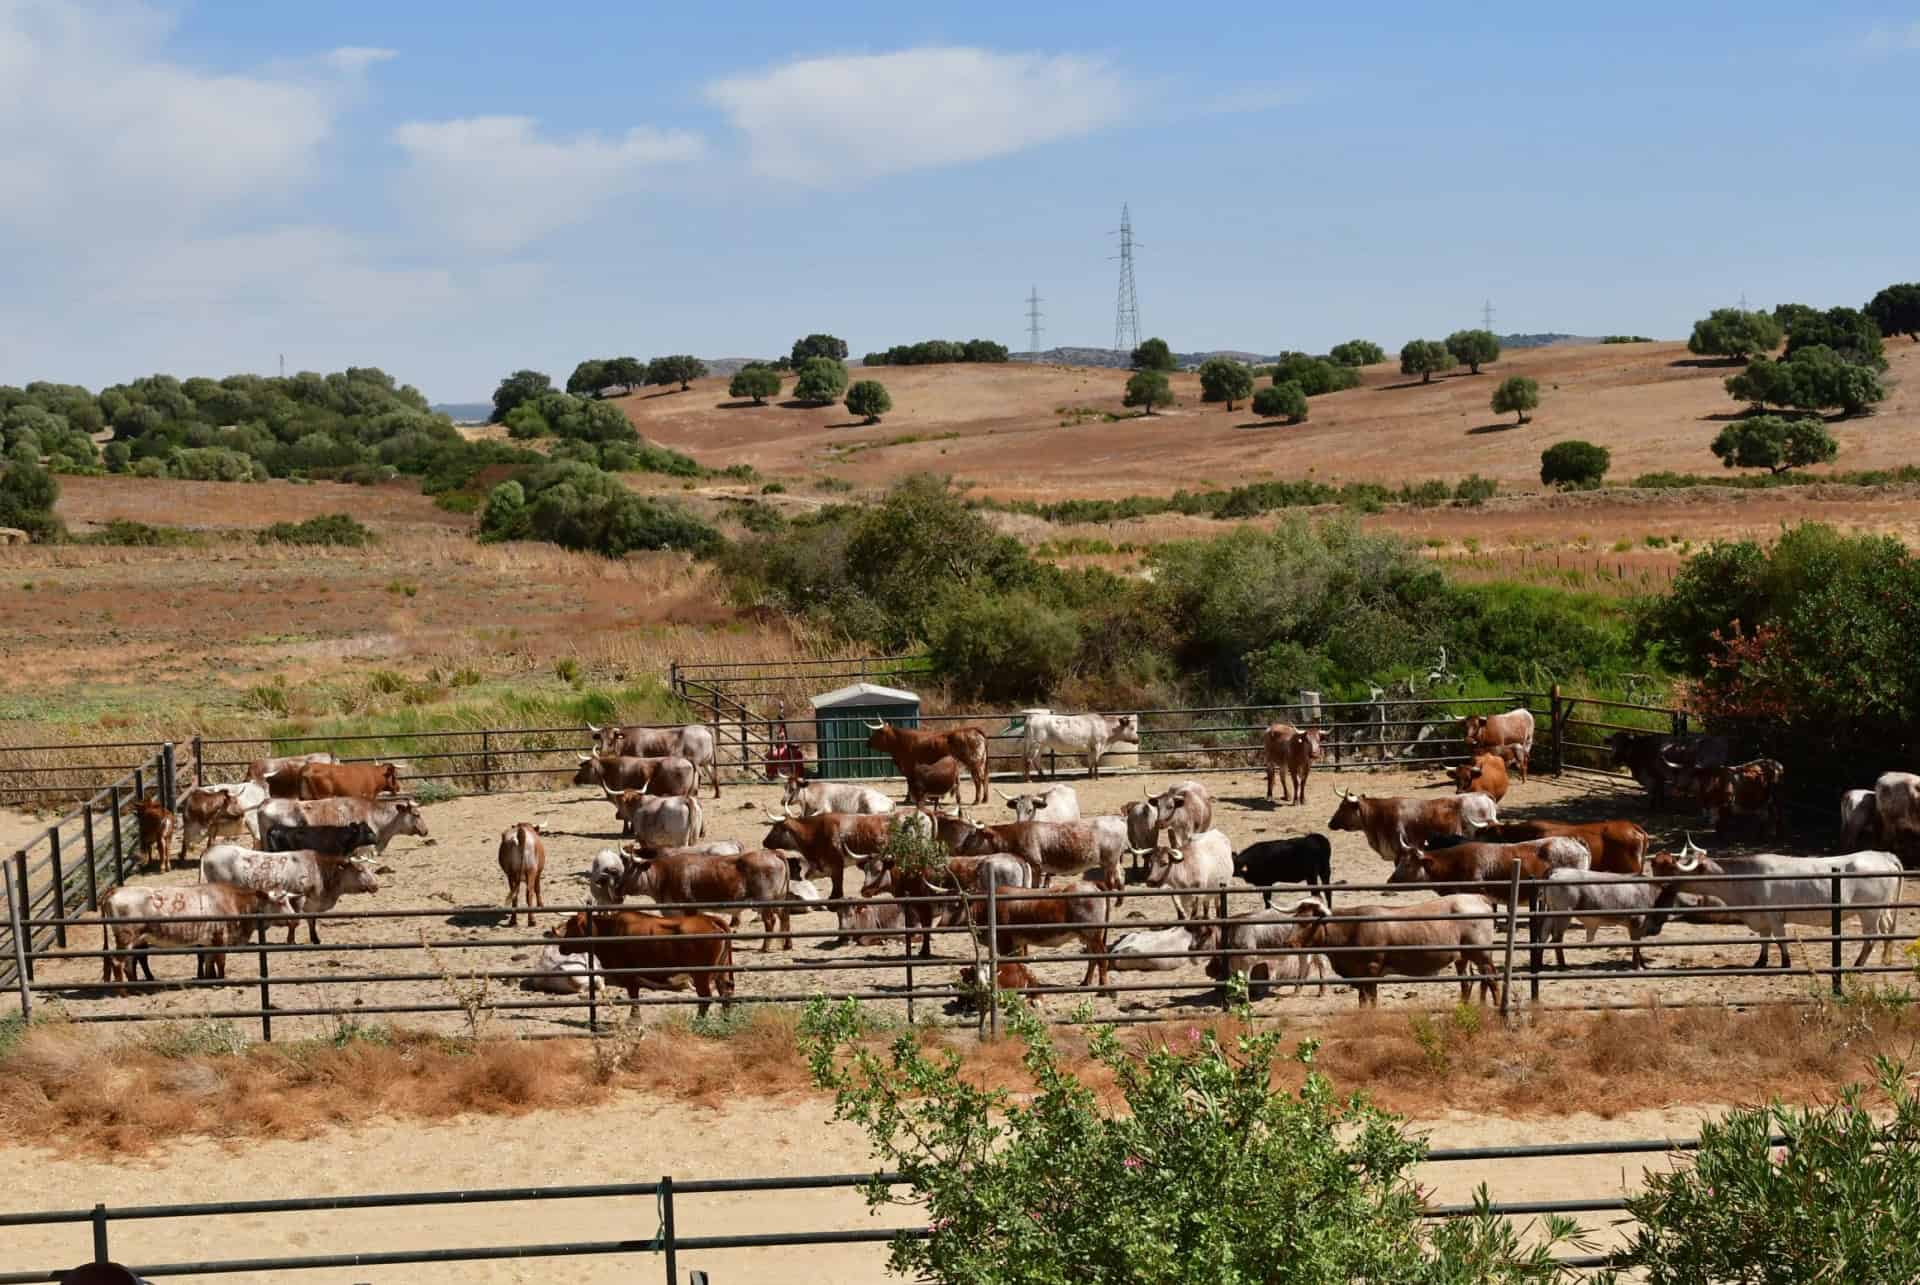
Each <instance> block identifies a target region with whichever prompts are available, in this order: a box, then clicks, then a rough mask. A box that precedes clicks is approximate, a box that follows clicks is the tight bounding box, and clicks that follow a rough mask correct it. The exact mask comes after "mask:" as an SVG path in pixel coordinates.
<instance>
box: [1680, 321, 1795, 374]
mask: <svg viewBox="0 0 1920 1285" xmlns="http://www.w3.org/2000/svg"><path fill="white" fill-rule="evenodd" d="M1780 335H1781V328H1780V323H1779V322H1778V321H1776V320H1774V318H1773V317H1772V316H1771V315H1770V314H1768V313H1764V312H1743V311H1742V310H1740V309H1739V308H1715V309H1714V310H1713V311H1712V312H1711V313H1709V314H1708V315H1707V316H1705V317H1702V318H1701V319H1700V320H1699V321H1696V322H1694V323H1693V334H1692V335H1690V336H1689V337H1688V339H1687V351H1688V352H1690V353H1692V354H1694V355H1695V356H1697V357H1731V358H1733V359H1734V360H1735V361H1745V360H1747V359H1748V358H1749V357H1754V356H1757V355H1759V354H1761V353H1769V352H1772V351H1773V350H1774V349H1775V348H1778V347H1779V346H1780Z"/></svg>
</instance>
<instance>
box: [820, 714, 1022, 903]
mask: <svg viewBox="0 0 1920 1285" xmlns="http://www.w3.org/2000/svg"><path fill="white" fill-rule="evenodd" d="M867 733H868V734H867V748H868V749H870V750H879V751H880V752H881V753H883V754H887V755H890V756H891V757H892V758H893V765H894V767H895V768H897V769H898V770H899V772H900V775H901V776H907V777H910V776H911V775H912V772H913V767H914V765H915V764H916V763H935V762H938V761H939V760H941V759H943V758H947V757H949V756H951V757H953V758H955V759H958V760H959V761H960V765H961V766H962V767H964V768H966V769H967V773H968V775H970V776H971V777H972V778H973V802H974V806H976V807H977V806H979V805H980V804H982V803H985V802H986V801H987V734H986V733H985V732H983V731H981V730H980V729H979V728H977V727H955V728H951V729H949V730H947V731H944V732H926V731H921V730H920V729H919V728H915V727H893V726H891V725H889V724H887V723H869V724H867ZM835 895H836V896H838V895H839V894H837V893H836V894H835Z"/></svg>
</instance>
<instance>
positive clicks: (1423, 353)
mask: <svg viewBox="0 0 1920 1285" xmlns="http://www.w3.org/2000/svg"><path fill="white" fill-rule="evenodd" d="M1454 365H1455V360H1454V356H1453V354H1452V353H1451V352H1449V351H1447V346H1446V345H1445V344H1443V343H1441V342H1440V341H1439V340H1437V339H1410V340H1408V341H1407V342H1406V343H1405V344H1403V345H1401V348H1400V373H1401V374H1403V375H1418V376H1420V382H1421V383H1423V384H1427V383H1431V382H1433V377H1434V376H1435V375H1437V374H1439V373H1440V372H1441V371H1444V370H1452V369H1453V367H1454Z"/></svg>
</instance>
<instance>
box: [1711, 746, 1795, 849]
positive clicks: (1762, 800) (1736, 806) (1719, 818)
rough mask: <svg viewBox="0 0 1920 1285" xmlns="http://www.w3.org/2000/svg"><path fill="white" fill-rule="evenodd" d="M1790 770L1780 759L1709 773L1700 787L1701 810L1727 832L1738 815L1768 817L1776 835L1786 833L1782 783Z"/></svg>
mask: <svg viewBox="0 0 1920 1285" xmlns="http://www.w3.org/2000/svg"><path fill="white" fill-rule="evenodd" d="M1786 775H1787V769H1786V768H1785V767H1784V766H1783V765H1782V764H1781V763H1780V762H1779V761H1778V760H1777V759H1754V760H1753V761H1752V762H1749V763H1739V764H1735V765H1734V766H1732V767H1716V768H1714V769H1712V770H1711V771H1709V772H1708V773H1707V774H1706V776H1705V778H1704V780H1703V781H1702V783H1701V786H1700V807H1701V810H1702V811H1704V812H1706V813H1707V814H1708V815H1710V816H1711V817H1712V818H1713V828H1714V829H1715V830H1717V831H1722V832H1724V831H1725V830H1726V828H1727V823H1728V822H1729V821H1731V820H1733V818H1734V817H1736V816H1761V815H1765V816H1766V817H1767V818H1768V820H1770V821H1771V822H1772V823H1773V836H1774V838H1776V839H1777V838H1780V837H1781V836H1783V835H1785V834H1786V832H1787V814H1786V807H1785V799H1784V798H1783V797H1782V795H1783V794H1784V791H1783V790H1782V789H1781V788H1780V787H1781V782H1783V781H1784V780H1785V779H1786Z"/></svg>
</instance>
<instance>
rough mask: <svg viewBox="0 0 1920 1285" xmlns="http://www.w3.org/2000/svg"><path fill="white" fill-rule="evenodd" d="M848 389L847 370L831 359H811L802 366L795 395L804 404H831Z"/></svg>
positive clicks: (794, 390) (796, 383) (796, 382)
mask: <svg viewBox="0 0 1920 1285" xmlns="http://www.w3.org/2000/svg"><path fill="white" fill-rule="evenodd" d="M846 389H847V368H846V367H845V366H843V365H841V364H840V363H839V362H838V361H835V360H834V359H833V358H831V357H809V358H807V360H806V361H804V362H802V363H801V365H800V377H799V378H798V379H796V380H795V381H794V383H793V395H794V397H795V398H797V399H798V400H800V401H803V402H830V401H835V400H837V399H838V398H839V396H840V394H841V393H843V392H845V391H846Z"/></svg>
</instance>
